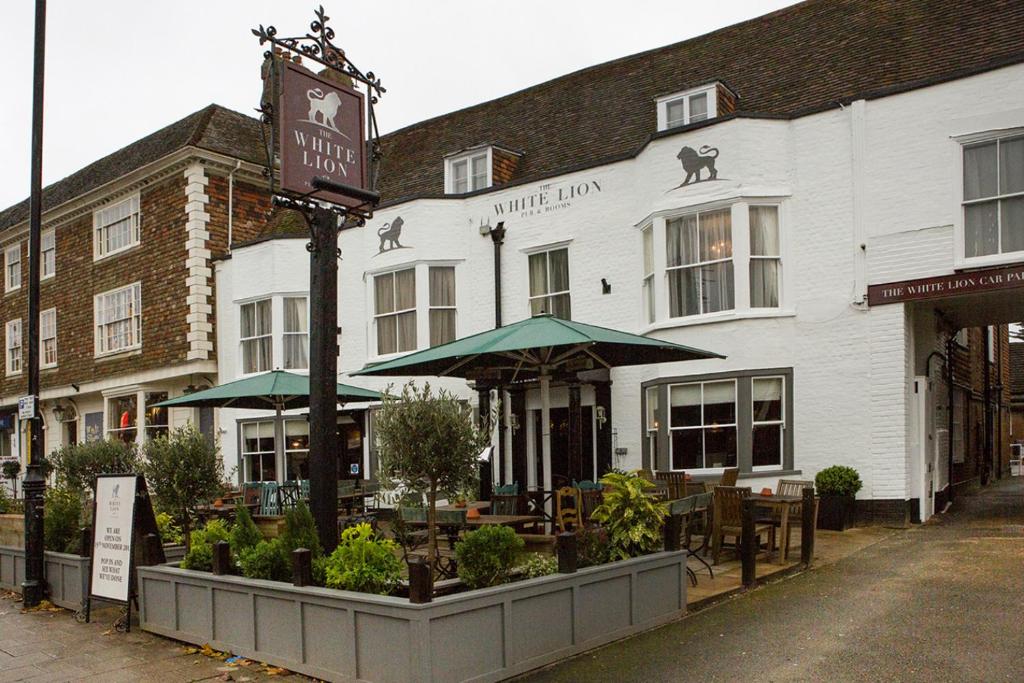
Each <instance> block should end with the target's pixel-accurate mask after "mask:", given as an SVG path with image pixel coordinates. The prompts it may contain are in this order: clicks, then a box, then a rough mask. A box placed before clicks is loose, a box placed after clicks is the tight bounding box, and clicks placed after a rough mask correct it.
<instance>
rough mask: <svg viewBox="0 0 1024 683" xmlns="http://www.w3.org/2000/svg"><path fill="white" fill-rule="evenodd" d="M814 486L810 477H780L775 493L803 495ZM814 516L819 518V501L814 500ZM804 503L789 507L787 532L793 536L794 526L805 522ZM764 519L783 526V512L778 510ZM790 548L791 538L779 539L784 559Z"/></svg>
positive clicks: (780, 550)
mask: <svg viewBox="0 0 1024 683" xmlns="http://www.w3.org/2000/svg"><path fill="white" fill-rule="evenodd" d="M806 488H810V489H813V488H814V482H813V481H812V480H810V479H779V483H778V485H777V486H776V487H775V493H776V494H777V495H780V496H796V497H802V496H803V495H804V489H806ZM814 507H815V510H814V518H815V519H817V518H818V510H817V507H818V501H817V499H815V501H814ZM803 508H804V505H803V503H799V504H796V505H791V506H790V508H789V528H788V529H787V530H786V534H787V535H789V536H791V535H792V534H793V528H794V527H796V528H798V529H799V528H800V527H801V525H802V524H803ZM764 521H766V522H768V523H770V524H771V525H772V526H774V527H776V528H781V527H782V514H781V513H780V512H779V511H778V510H772V512H771V514H770V515H769V516H768V518H766V519H765V520H764ZM788 549H789V539H788V538H780V539H779V552H781V553H783V559H785V553H786V550H788Z"/></svg>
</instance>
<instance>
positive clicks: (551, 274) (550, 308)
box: [529, 247, 572, 320]
mask: <svg viewBox="0 0 1024 683" xmlns="http://www.w3.org/2000/svg"><path fill="white" fill-rule="evenodd" d="M529 268H530V315H538V314H540V313H550V314H551V315H553V316H555V317H556V318H562V319H563V320H569V319H570V318H571V317H572V307H571V305H570V299H569V249H568V248H567V247H563V248H561V249H552V250H550V251H541V252H538V253H536V254H530V262H529Z"/></svg>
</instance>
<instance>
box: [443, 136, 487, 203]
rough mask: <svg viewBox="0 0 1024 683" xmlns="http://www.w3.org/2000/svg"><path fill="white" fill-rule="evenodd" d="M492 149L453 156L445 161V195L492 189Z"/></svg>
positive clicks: (481, 149)
mask: <svg viewBox="0 0 1024 683" xmlns="http://www.w3.org/2000/svg"><path fill="white" fill-rule="evenodd" d="M491 184H492V182H491V148H490V147H484V148H479V147H478V148H476V149H473V150H470V151H468V152H459V153H458V154H453V155H452V156H450V157H448V158H447V159H445V161H444V187H445V194H465V193H467V192H475V191H476V190H483V189H485V188H488V187H490V186H491Z"/></svg>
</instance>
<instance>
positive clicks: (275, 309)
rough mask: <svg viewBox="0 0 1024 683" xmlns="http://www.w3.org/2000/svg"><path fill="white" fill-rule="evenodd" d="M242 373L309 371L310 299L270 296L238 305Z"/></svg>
mask: <svg viewBox="0 0 1024 683" xmlns="http://www.w3.org/2000/svg"><path fill="white" fill-rule="evenodd" d="M238 319H239V345H240V352H241V353H240V357H241V367H240V368H239V369H240V372H241V373H242V374H246V375H248V374H253V373H258V372H268V371H270V370H273V369H275V368H284V369H286V370H306V369H308V368H309V298H308V297H306V296H300V295H294V294H288V295H277V294H274V295H269V296H266V297H264V298H262V299H256V300H254V301H244V302H241V303H239V304H238Z"/></svg>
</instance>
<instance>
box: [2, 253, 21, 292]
mask: <svg viewBox="0 0 1024 683" xmlns="http://www.w3.org/2000/svg"><path fill="white" fill-rule="evenodd" d="M4 264H5V266H6V268H5V271H4V272H5V273H6V276H5V278H4V289H5V290H6V291H8V292H9V291H11V290H13V289H17V288H18V287H21V242H18V243H17V244H13V245H11V246H9V247H7V249H6V250H5V251H4Z"/></svg>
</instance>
